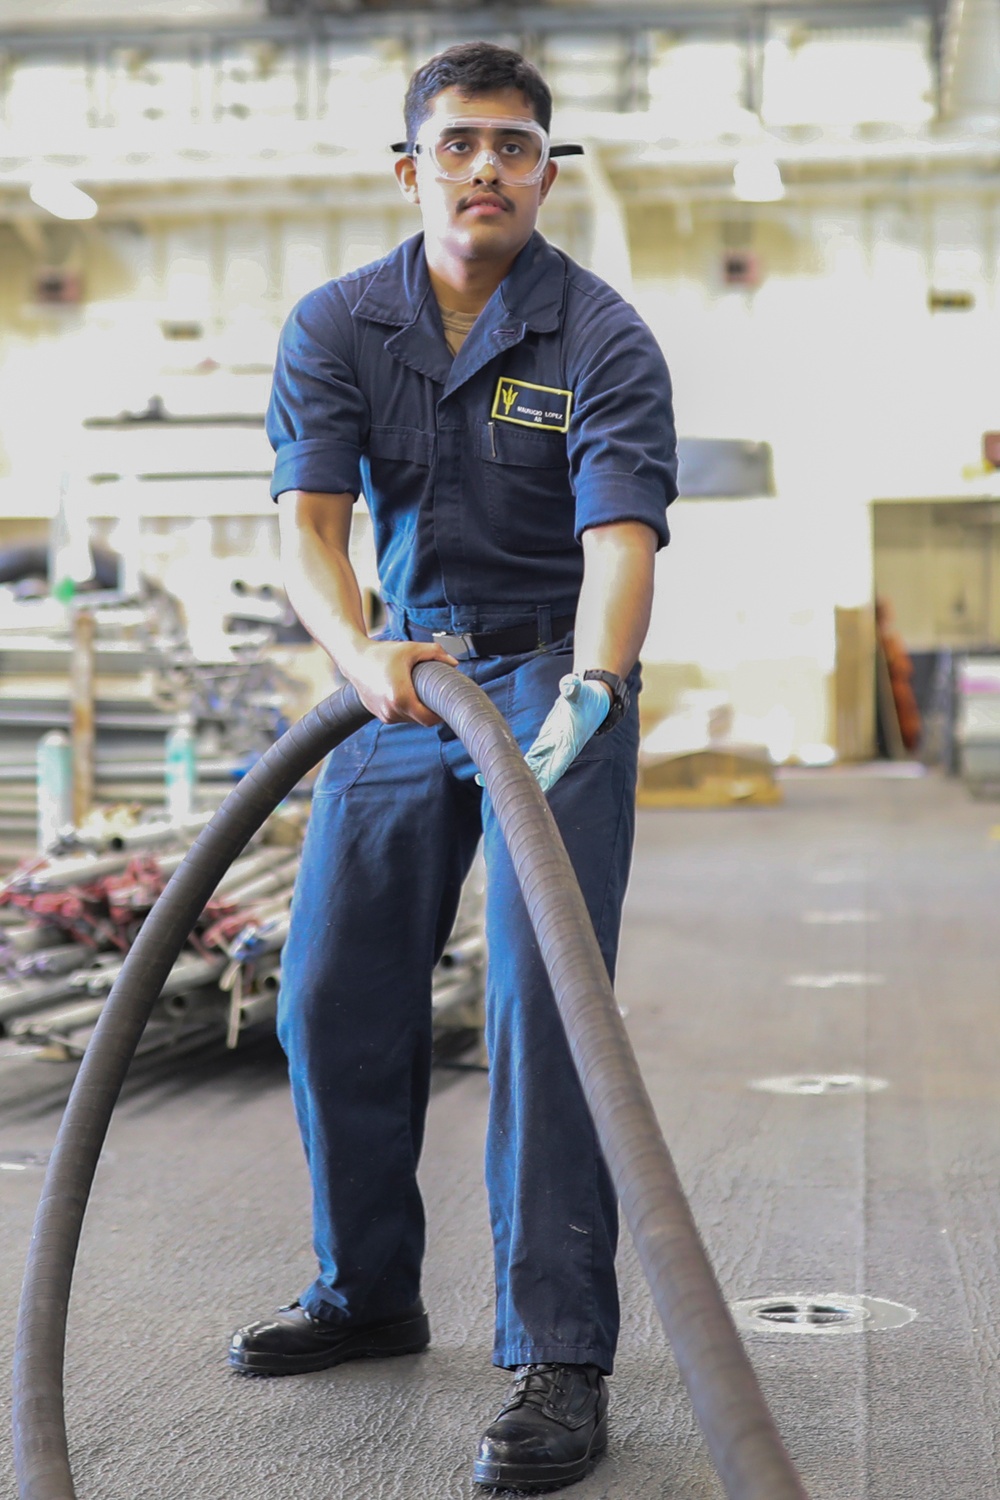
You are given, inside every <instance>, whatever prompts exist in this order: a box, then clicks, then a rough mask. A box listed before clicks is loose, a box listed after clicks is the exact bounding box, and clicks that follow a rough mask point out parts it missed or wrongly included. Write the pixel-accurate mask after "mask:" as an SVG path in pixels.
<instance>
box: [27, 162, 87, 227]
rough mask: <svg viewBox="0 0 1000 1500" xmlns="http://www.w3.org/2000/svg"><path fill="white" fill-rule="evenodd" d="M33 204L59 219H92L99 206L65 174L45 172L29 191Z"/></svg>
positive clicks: (40, 174)
mask: <svg viewBox="0 0 1000 1500" xmlns="http://www.w3.org/2000/svg"><path fill="white" fill-rule="evenodd" d="M28 196H29V197H30V199H31V201H32V203H36V204H37V205H38V207H39V208H44V209H45V210H46V211H47V212H48V213H50V214H54V215H55V217H56V218H57V219H92V218H93V217H94V216H95V214H96V213H97V204H96V203H95V202H94V200H93V198H91V197H90V195H89V194H88V193H85V192H84V191H83V189H82V188H78V187H77V185H76V183H75V182H72V181H71V180H70V179H69V178H68V177H67V176H66V175H65V174H64V173H63V172H43V173H39V175H38V176H37V177H36V178H35V180H34V182H33V183H32V184H31V186H30V187H29V189H28Z"/></svg>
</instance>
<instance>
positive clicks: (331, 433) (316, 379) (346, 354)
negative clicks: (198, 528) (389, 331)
mask: <svg viewBox="0 0 1000 1500" xmlns="http://www.w3.org/2000/svg"><path fill="white" fill-rule="evenodd" d="M352 343H353V335H352V328H351V317H350V313H349V311H348V309H347V307H346V305H345V303H344V301H343V298H342V297H341V295H340V293H339V291H338V289H337V288H335V287H320V288H319V289H318V290H317V291H314V292H310V293H309V294H308V296H306V297H303V299H302V301H301V302H299V303H298V304H297V306H296V307H295V308H294V309H293V310H292V312H291V314H290V315H289V317H288V319H287V321H286V323H285V326H284V328H283V329H282V331H281V338H280V340H279V343H278V357H277V361H276V363H275V367H274V380H273V383H272V386H271V400H270V402H269V404H268V409H267V419H266V424H265V425H266V430H267V436H268V439H269V441H270V444H271V447H272V448H273V449H274V452H275V463H274V474H273V476H272V479H271V495H272V496H273V498H274V499H275V500H276V499H277V498H278V496H279V495H280V494H282V492H283V491H285V490H308V491H311V492H313V493H319V494H331V495H344V494H350V495H357V494H358V493H359V492H360V490H361V456H362V452H363V450H364V446H365V443H366V442H367V438H368V431H369V427H370V416H369V412H368V405H367V402H366V401H365V398H364V396H363V395H362V393H361V391H360V390H359V389H358V383H357V380H356V378H355V375H354V370H353V367H352V358H351V351H352Z"/></svg>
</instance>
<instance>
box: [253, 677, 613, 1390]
mask: <svg viewBox="0 0 1000 1500" xmlns="http://www.w3.org/2000/svg"><path fill="white" fill-rule="evenodd" d="M570 666H571V653H570V652H569V650H568V649H562V650H560V649H555V650H551V651H548V652H545V653H541V654H535V655H531V656H528V657H506V658H496V657H492V658H487V659H484V660H480V661H471V662H466V663H463V664H462V668H461V670H463V671H464V672H466V674H467V675H469V676H471V677H473V678H474V679H475V680H476V681H478V682H479V684H480V686H482V687H483V688H484V690H485V691H486V692H487V693H488V694H489V696H490V697H491V698H492V700H493V701H494V703H495V705H496V706H497V708H498V709H499V710H500V712H501V713H503V715H504V717H505V718H506V719H507V720H508V722H509V723H510V724H511V727H512V728H513V730H514V733H515V735H516V737H517V740H518V743H519V744H520V745H521V748H522V749H527V747H528V745H529V744H530V743H531V741H532V740H533V739H534V737H535V735H536V734H537V731H538V729H539V727H540V725H541V723H542V720H543V719H544V718H545V716H546V714H547V713H548V711H549V709H550V708H551V707H552V704H553V702H554V701H555V697H556V694H557V691H558V682H559V678H560V677H561V676H562V675H563V674H564V673H565V672H566V671H568V670H569V669H570ZM637 741H638V728H637V712H636V709H635V707H633V709H632V710H631V712H630V715H629V717H628V718H627V719H626V720H624V721H623V722H622V724H620V725H618V726H617V727H616V728H615V729H614V730H612V731H611V732H610V733H609V734H608V735H605V736H598V737H597V738H595V739H594V740H592V741H591V742H590V744H589V745H588V746H587V747H586V748H585V749H584V751H583V752H582V754H581V756H580V757H579V758H578V760H577V761H576V762H574V764H573V766H572V767H571V768H570V770H569V771H568V772H567V774H566V776H565V777H564V778H563V780H562V781H561V782H559V783H558V784H557V785H556V787H555V788H554V789H553V791H552V793H551V796H550V804H551V806H552V810H553V813H554V814H555V816H556V819H557V822H558V823H559V826H560V828H561V831H562V833H563V837H564V839H565V841H566V844H567V848H568V850H569V853H570V857H571V859H572V861H573V864H574V867H575V868H576V870H577V874H578V876H579V877H580V879H581V884H582V887H583V891H584V896H585V899H586V901H587V904H588V908H589V910H590V912H591V916H592V919H593V921H594V924H595V929H596V931H597V934H598V940H599V942H600V945H601V949H602V952H603V954H604V957H605V961H606V962H607V964H608V968H609V971H613V968H614V960H615V953H616V949H617V939H618V928H619V922H620V913H621V905H622V900H623V898H624V893H625V886H626V882H627V878H628V867H629V861H630V857H631V846H632V836H633V825H634V812H633V805H634V791H635V760H636V747H637ZM474 776H475V767H474V766H473V765H472V763H471V761H470V760H469V757H468V755H467V754H466V752H465V750H464V747H463V746H462V745H461V743H460V742H459V741H458V740H457V739H456V738H455V736H454V735H453V734H452V733H451V732H450V731H449V730H448V729H446V728H444V727H442V728H440V729H437V730H427V729H424V728H421V727H419V726H416V725H392V726H388V727H386V726H380V725H375V724H371V725H368V726H367V727H366V728H365V729H363V730H361V731H360V732H359V733H358V734H357V735H354V736H352V738H351V739H350V740H348V741H346V742H345V744H344V745H343V746H340V747H338V749H337V750H335V751H334V752H333V754H332V755H331V756H330V757H329V759H328V761H327V763H326V765H325V767H324V769H323V772H322V774H321V777H320V780H319V783H318V786H317V790H316V793H315V794H314V800H313V811H312V816H311V818H310V824H309V830H308V834H307V838H306V844H305V848H304V851H303V859H302V865H301V868H300V873H299V880H298V886H297V891H296V897H295V903H294V906H293V922H292V931H291V933H290V935H289V940H288V943H287V944H286V947H285V953H284V959H283V964H282V986H281V996H280V999H279V1036H280V1038H281V1041H282V1044H283V1046H284V1047H285V1050H286V1052H287V1054H288V1058H289V1072H290V1077H291V1083H292V1092H293V1097H294V1100H295V1107H296V1112H297V1115H298V1120H299V1125H300V1129H301V1131H302V1136H303V1141H304V1144H305V1148H306V1155H307V1158H308V1161H309V1167H310V1175H311V1178H312V1185H313V1205H314V1213H313V1223H314V1242H315V1248H316V1254H317V1257H318V1260H319V1275H318V1277H317V1279H316V1280H315V1281H314V1282H313V1284H312V1285H311V1286H310V1287H309V1288H308V1289H307V1291H306V1292H305V1293H304V1294H303V1296H302V1299H301V1300H302V1303H303V1306H305V1307H306V1308H307V1309H308V1310H309V1311H310V1312H313V1313H314V1314H316V1315H318V1316H321V1317H326V1318H333V1319H338V1318H348V1319H350V1320H352V1321H354V1320H358V1321H367V1320H369V1319H375V1318H380V1317H386V1316H391V1315H392V1314H394V1313H398V1312H402V1311H404V1310H405V1309H406V1308H408V1307H410V1306H411V1305H412V1304H413V1302H414V1301H415V1300H416V1298H417V1296H418V1295H419V1287H420V1264H421V1259H422V1255H423V1249H424V1214H423V1206H422V1203H421V1199H420V1193H419V1190H418V1187H417V1181H416V1170H417V1163H418V1160H419V1155H420V1147H421V1144H422V1139H423V1127H424V1116H425V1113H426V1107H427V1099H428V1093H429V1078H430V1046H431V998H430V997H431V973H432V968H433V964H434V963H435V962H436V960H437V957H438V956H439V954H440V951H441V949H442V947H443V945H444V943H445V941H446V940H447V936H448V932H449V930H450V926H451V923H452V921H453V919H454V913H455V909H456V906H457V901H458V896H459V892H460V889H461V883H462V880H463V879H464V876H465V874H466V873H467V871H468V868H469V866H470V864H471V861H472V858H473V855H474V852H475V847H476V843H477V841H478V838H479V835H480V831H481V829H482V832H483V835H484V848H485V855H486V862H487V889H488V893H487V943H488V948H489V953H490V962H489V979H488V984H487V1043H488V1049H489V1054H490V1071H491V1106H490V1122H489V1129H488V1136H487V1149H486V1180H487V1187H488V1190H489V1196H490V1214H491V1222H492V1227H493V1236H494V1248H495V1267H496V1283H497V1327H496V1342H495V1347H494V1361H495V1363H497V1364H500V1365H505V1366H512V1365H516V1364H520V1363H525V1362H533V1361H543V1360H557V1361H563V1362H567V1363H594V1364H597V1365H600V1366H601V1367H602V1368H603V1369H605V1370H610V1369H611V1366H612V1362H613V1357H614V1348H615V1343H616V1339H617V1331H618V1301H617V1290H616V1284H615V1276H614V1254H615V1246H616V1238H617V1210H616V1204H615V1197H614V1192H613V1190H612V1188H611V1184H610V1181H609V1179H608V1175H607V1170H606V1168H605V1166H604V1162H603V1159H602V1157H601V1154H600V1150H599V1147H598V1145H597V1141H596V1137H595V1135H594V1130H593V1126H592V1124H591V1121H590V1117H589V1114H588V1112H587V1109H586V1105H585V1103H584V1100H583V1095H582V1091H581V1089H580V1086H579V1082H578V1080H577V1078H576V1073H575V1070H574V1068H573V1063H572V1059H571V1057H570V1054H569V1048H568V1045H567V1043H566V1039H565V1036H564V1034H563V1031H562V1025H561V1022H560V1020H559V1016H558V1012H557V1010H556V1006H555V1001H554V999H553V997H552V993H551V989H550V987H549V984H548V979H547V977H546V975H545V972H544V968H543V965H542V962H541V958H540V956H539V953H538V949H537V944H536V942H535V938H534V934H533V932H532V930H531V926H530V923H529V921H528V917H527V912H526V910H525V907H524V903H523V900H522V898H521V895H520V891H519V889H518V888H517V884H516V878H515V876H514V873H513V869H512V867H511V864H510V860H509V857H508V855H507V852H506V847H505V845H504V843H503V838H502V835H501V834H500V831H499V828H498V827H497V824H496V820H495V817H494V815H493V811H492V808H491V806H490V804H489V799H488V798H485V797H484V796H483V795H482V794H481V793H480V791H479V789H478V788H477V787H476V785H475V782H474V779H473V778H474Z"/></svg>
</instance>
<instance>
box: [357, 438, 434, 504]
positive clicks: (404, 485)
mask: <svg viewBox="0 0 1000 1500" xmlns="http://www.w3.org/2000/svg"><path fill="white" fill-rule="evenodd" d="M433 458H434V439H433V437H432V436H431V434H430V433H429V432H421V431H420V429H419V428H417V427H373V428H371V430H370V432H369V434H368V464H369V467H370V470H371V477H372V486H373V488H374V490H375V491H376V493H377V494H378V495H380V496H381V497H383V498H384V499H386V500H388V501H389V502H390V503H392V502H398V501H399V500H400V499H401V498H405V499H409V500H411V501H412V499H413V495H414V485H419V486H421V487H422V486H423V485H424V484H425V483H426V480H427V470H428V469H429V468H430V466H431V463H432V462H433Z"/></svg>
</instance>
